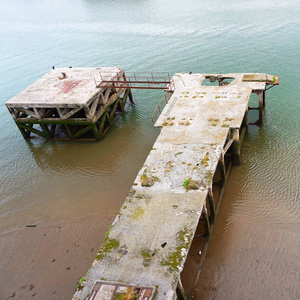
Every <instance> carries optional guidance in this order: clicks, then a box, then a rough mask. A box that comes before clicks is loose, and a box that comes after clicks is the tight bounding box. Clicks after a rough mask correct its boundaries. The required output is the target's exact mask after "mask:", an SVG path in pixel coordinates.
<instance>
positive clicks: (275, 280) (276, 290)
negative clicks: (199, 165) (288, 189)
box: [194, 145, 300, 300]
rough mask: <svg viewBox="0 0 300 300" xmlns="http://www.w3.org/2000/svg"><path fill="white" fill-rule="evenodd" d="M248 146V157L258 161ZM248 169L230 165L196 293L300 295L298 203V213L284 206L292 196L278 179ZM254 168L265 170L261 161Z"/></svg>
mask: <svg viewBox="0 0 300 300" xmlns="http://www.w3.org/2000/svg"><path fill="white" fill-rule="evenodd" d="M246 146H247V145H245V148H244V149H243V150H244V154H243V157H244V160H253V161H255V160H256V159H255V153H252V157H251V156H246V155H250V153H248V154H247V152H248V150H247V148H246ZM253 156H254V157H253ZM248 163H249V162H248ZM251 167H253V166H251V165H250V173H251V172H252V170H251ZM246 169H247V165H246V164H244V165H242V166H240V167H237V168H232V170H231V174H230V176H229V180H228V183H227V186H226V189H225V193H224V198H223V200H222V202H221V206H220V210H219V214H218V216H217V220H216V224H215V228H214V232H213V235H212V238H211V241H210V244H209V247H208V252H207V256H206V258H205V261H204V264H203V268H202V271H201V273H200V278H199V281H198V284H197V287H196V289H195V290H194V297H195V299H199V300H201V299H203V300H207V299H300V251H299V249H300V234H299V229H300V224H299V222H297V215H298V214H299V210H297V209H296V207H297V206H296V205H295V206H294V217H293V216H292V214H291V213H290V212H289V210H288V209H287V208H288V207H285V209H284V207H283V206H284V205H285V204H286V199H287V198H285V197H283V195H282V193H281V192H280V191H277V193H274V189H276V188H278V189H280V187H278V186H276V184H275V181H276V180H275V179H274V182H273V184H272V186H273V189H271V188H270V189H269V188H268V185H267V184H266V181H268V180H270V178H269V177H265V178H264V179H263V180H262V178H263V177H262V176H259V180H260V182H258V181H257V180H258V178H256V177H255V178H252V179H250V178H248V176H251V174H250V175H249V171H248V173H247V172H246ZM253 169H255V172H258V173H263V172H266V169H265V168H264V167H263V166H259V164H258V165H256V167H255V168H254V167H253ZM246 181H247V182H246ZM255 187H256V188H255ZM290 199H292V201H297V194H294V198H292V197H291V198H290Z"/></svg>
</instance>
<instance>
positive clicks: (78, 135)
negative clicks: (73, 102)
mask: <svg viewBox="0 0 300 300" xmlns="http://www.w3.org/2000/svg"><path fill="white" fill-rule="evenodd" d="M91 126H92V125H90V126H85V127H84V128H83V129H81V130H79V131H77V132H76V133H75V134H74V135H73V139H77V138H79V137H80V136H82V135H83V134H85V133H86V132H88V131H90V130H91V129H92V127H91Z"/></svg>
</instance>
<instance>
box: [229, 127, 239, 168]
mask: <svg viewBox="0 0 300 300" xmlns="http://www.w3.org/2000/svg"><path fill="white" fill-rule="evenodd" d="M232 138H233V143H232V146H231V148H232V163H233V164H234V165H235V166H238V165H239V164H240V163H241V145H240V132H239V128H233V129H232Z"/></svg>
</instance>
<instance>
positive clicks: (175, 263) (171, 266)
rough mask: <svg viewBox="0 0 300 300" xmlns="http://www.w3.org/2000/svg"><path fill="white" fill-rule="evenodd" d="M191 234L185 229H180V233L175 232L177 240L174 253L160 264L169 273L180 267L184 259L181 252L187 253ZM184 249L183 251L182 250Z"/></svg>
mask: <svg viewBox="0 0 300 300" xmlns="http://www.w3.org/2000/svg"><path fill="white" fill-rule="evenodd" d="M191 236H192V234H191V232H190V231H188V230H187V229H186V228H184V229H182V230H181V231H179V232H177V234H176V240H177V247H176V251H174V252H172V253H171V254H170V255H169V256H168V257H167V259H166V260H163V261H162V262H161V264H162V265H163V266H167V267H168V271H169V272H174V271H177V270H178V268H179V267H180V266H181V263H182V261H183V258H184V254H183V251H187V250H188V248H189V245H190V243H191ZM184 249H185V250H184Z"/></svg>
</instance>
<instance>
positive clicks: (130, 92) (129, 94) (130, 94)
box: [128, 89, 134, 104]
mask: <svg viewBox="0 0 300 300" xmlns="http://www.w3.org/2000/svg"><path fill="white" fill-rule="evenodd" d="M128 90H129V93H128V96H129V100H130V103H131V104H134V101H133V96H132V91H131V89H128Z"/></svg>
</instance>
